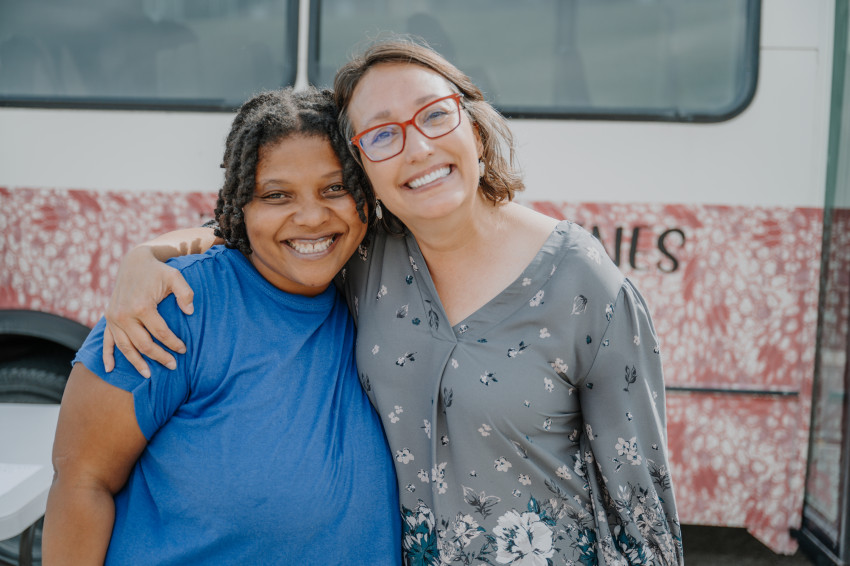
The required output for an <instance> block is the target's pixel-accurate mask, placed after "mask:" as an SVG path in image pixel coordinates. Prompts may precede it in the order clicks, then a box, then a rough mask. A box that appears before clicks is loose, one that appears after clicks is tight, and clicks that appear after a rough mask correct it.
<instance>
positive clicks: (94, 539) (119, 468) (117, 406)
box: [42, 363, 147, 566]
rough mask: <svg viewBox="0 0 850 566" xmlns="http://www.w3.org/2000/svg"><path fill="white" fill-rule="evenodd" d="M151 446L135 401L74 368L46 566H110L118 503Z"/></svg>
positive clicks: (62, 422) (58, 443) (59, 438)
mask: <svg viewBox="0 0 850 566" xmlns="http://www.w3.org/2000/svg"><path fill="white" fill-rule="evenodd" d="M145 446H147V440H146V439H145V437H144V435H143V434H142V431H141V430H140V429H139V425H138V423H137V421H136V416H135V411H134V406H133V395H132V393H130V392H128V391H124V390H123V389H119V388H117V387H115V386H113V385H110V384H108V383H106V382H105V381H103V380H102V379H101V378H100V377H98V376H97V375H95V374H94V373H92V372H91V371H89V369H88V368H86V367H85V366H84V365H83V364H81V363H77V364H75V365H74V368H73V370H72V371H71V375H70V377H69V378H68V385H67V386H66V388H65V394H64V396H63V398H62V407H61V409H60V410H59V422H58V424H57V428H56V439H55V441H54V444H53V468H54V476H53V485H52V486H51V488H50V493H49V495H48V498H47V513H46V514H45V519H44V534H43V543H42V553H43V562H44V564H45V566H61V565H64V564H68V565H74V566H78V565H88V564H103V561H104V559H105V557H106V550H107V548H108V547H109V540H110V538H111V536H112V527H113V524H114V522H115V504H114V500H113V495H114V494H115V493H117V492H118V491H119V490H120V489H121V488H122V487H123V485H124V484H125V483H126V481H127V478H128V476H129V474H130V471H131V470H132V469H133V465H134V464H135V463H136V461H137V460H138V458H139V456H140V455H141V453H142V451H144V449H145Z"/></svg>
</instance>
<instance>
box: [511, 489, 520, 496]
mask: <svg viewBox="0 0 850 566" xmlns="http://www.w3.org/2000/svg"><path fill="white" fill-rule="evenodd" d="M511 495H513V496H514V497H522V492H521V491H520V490H518V489H515V490H513V491H512V492H511Z"/></svg>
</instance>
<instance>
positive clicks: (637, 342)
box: [634, 334, 640, 346]
mask: <svg viewBox="0 0 850 566" xmlns="http://www.w3.org/2000/svg"><path fill="white" fill-rule="evenodd" d="M634 343H635V346H640V336H638V335H637V334H636V335H635V338H634Z"/></svg>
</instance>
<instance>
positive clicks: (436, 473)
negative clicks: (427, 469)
mask: <svg viewBox="0 0 850 566" xmlns="http://www.w3.org/2000/svg"><path fill="white" fill-rule="evenodd" d="M446 463H447V462H440V463H439V464H438V465H436V466H433V467H432V468H431V480H433V481H437V480H438V479H440V478H442V477H445V475H446Z"/></svg>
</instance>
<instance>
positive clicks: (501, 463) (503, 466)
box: [493, 456, 513, 472]
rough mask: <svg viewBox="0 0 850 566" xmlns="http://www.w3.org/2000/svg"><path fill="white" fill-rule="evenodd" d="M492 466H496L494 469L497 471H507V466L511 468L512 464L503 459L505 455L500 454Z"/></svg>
mask: <svg viewBox="0 0 850 566" xmlns="http://www.w3.org/2000/svg"><path fill="white" fill-rule="evenodd" d="M493 467H494V468H496V471H498V472H507V471H508V468H512V467H513V464H511V463H510V462H508V461H507V460H506V459H505V457H504V456H502V457H501V458H499V459H498V460H496V461H495V462H494V463H493Z"/></svg>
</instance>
